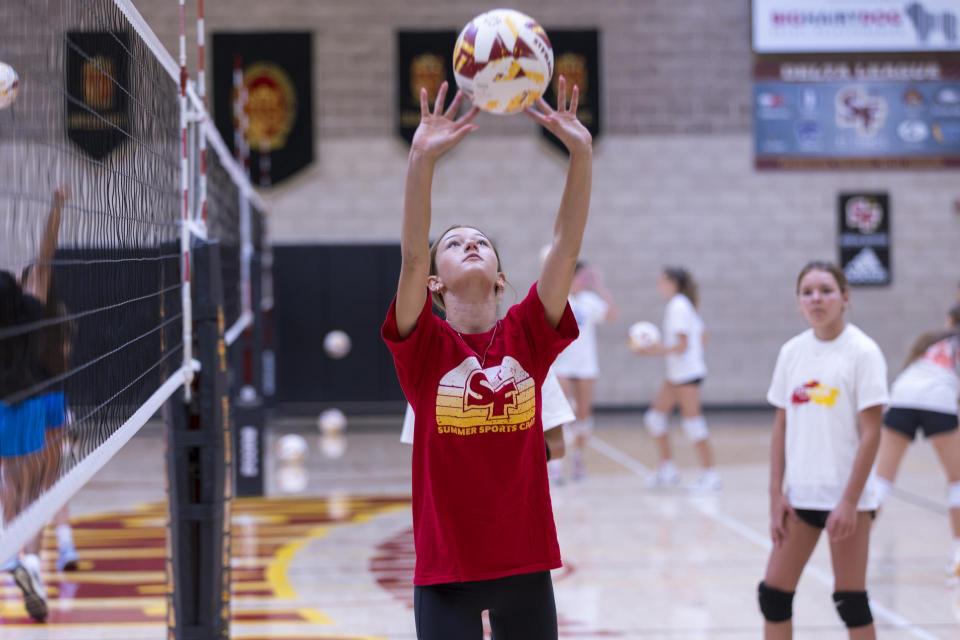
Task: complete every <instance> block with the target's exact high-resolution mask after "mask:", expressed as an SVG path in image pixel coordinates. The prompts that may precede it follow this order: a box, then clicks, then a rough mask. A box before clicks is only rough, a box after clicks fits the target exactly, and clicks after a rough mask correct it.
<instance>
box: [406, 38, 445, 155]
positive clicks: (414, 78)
mask: <svg viewBox="0 0 960 640" xmlns="http://www.w3.org/2000/svg"><path fill="white" fill-rule="evenodd" d="M456 41H457V33H456V32H455V31H398V32H397V78H398V80H397V131H398V132H399V133H400V136H401V137H402V138H403V139H404V140H406V141H407V143H408V144H409V143H410V142H412V141H413V133H414V131H416V130H417V125H419V124H420V87H426V88H427V100H428V101H429V103H430V108H431V109H432V108H433V101H434V100H435V99H436V97H437V91H438V90H439V89H440V85H441V84H443V81H444V80H446V81H447V82H449V83H450V88H449V89H448V90H447V98H446V103H447V105H449V104H450V102H451V101H452V100H453V97H454V96H455V95H456V93H457V83H456V81H455V80H454V79H453V45H454V44H455V43H456Z"/></svg>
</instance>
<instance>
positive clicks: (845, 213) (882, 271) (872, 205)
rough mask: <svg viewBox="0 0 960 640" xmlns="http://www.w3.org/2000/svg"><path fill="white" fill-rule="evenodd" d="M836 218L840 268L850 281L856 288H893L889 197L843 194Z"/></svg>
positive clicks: (839, 200)
mask: <svg viewBox="0 0 960 640" xmlns="http://www.w3.org/2000/svg"><path fill="white" fill-rule="evenodd" d="M837 218H838V222H839V232H838V236H837V238H838V245H839V251H840V268H841V269H843V272H844V274H846V276H847V281H848V282H849V283H850V284H851V285H857V286H880V285H888V284H890V282H891V280H892V274H891V270H890V197H889V195H887V194H886V193H841V194H840V195H839V197H838V198H837Z"/></svg>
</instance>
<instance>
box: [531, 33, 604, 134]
mask: <svg viewBox="0 0 960 640" xmlns="http://www.w3.org/2000/svg"><path fill="white" fill-rule="evenodd" d="M546 31H547V36H549V38H550V44H551V45H553V59H554V71H553V78H552V79H551V80H550V84H549V85H548V86H547V91H546V93H545V95H544V100H546V101H547V103H549V104H550V106H551V107H556V105H557V83H558V82H559V81H560V75H561V74H562V75H563V76H564V77H565V78H566V79H567V99H568V100H569V99H570V92H571V91H573V85H577V86H578V87H580V104H579V106H578V107H577V118H579V119H580V122H582V123H583V125H584V126H585V127H586V128H587V129H588V130H589V131H590V133H591V134H592V135H593V139H594V140H596V139H597V137H598V136H599V135H600V112H601V109H600V106H601V105H600V36H599V33H598V32H597V30H596V29H588V30H580V31H572V30H565V29H547V30H546ZM540 131H541V133H542V134H543V136H544V137H545V138H546V139H547V140H549V141H550V142H552V143H553V144H554V145H556V146H557V148H558V149H560V150H562V151H563V152H564V153H566V147H564V146H563V143H562V142H560V141H559V140H558V139H557V138H556V137H555V136H554V135H553V134H552V133H550V132H549V131H547V130H546V129H544V128H543V127H540Z"/></svg>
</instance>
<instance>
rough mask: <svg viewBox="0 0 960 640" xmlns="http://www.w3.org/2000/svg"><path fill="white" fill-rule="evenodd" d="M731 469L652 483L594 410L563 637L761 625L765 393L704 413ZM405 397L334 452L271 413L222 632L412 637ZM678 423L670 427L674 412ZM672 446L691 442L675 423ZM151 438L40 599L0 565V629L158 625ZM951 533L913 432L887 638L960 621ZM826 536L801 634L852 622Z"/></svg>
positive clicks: (88, 493) (7, 632)
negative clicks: (837, 602)
mask: <svg viewBox="0 0 960 640" xmlns="http://www.w3.org/2000/svg"><path fill="white" fill-rule="evenodd" d="M708 419H709V420H710V421H711V425H712V428H713V442H714V445H715V448H716V454H717V459H718V461H719V469H720V471H721V473H722V476H723V481H724V488H723V490H722V491H721V492H719V493H716V494H709V495H702V494H700V495H694V494H689V493H688V492H686V491H684V490H682V489H673V490H662V491H651V490H647V489H645V488H644V479H645V475H646V474H647V473H648V472H649V469H650V466H651V465H652V464H653V463H654V461H655V459H654V451H653V447H652V443H651V441H650V440H649V438H648V437H647V435H646V434H645V432H644V431H643V429H642V428H641V427H640V426H639V425H640V419H639V416H638V415H636V414H616V415H606V414H605V415H601V416H600V417H599V418H598V427H597V431H596V437H595V438H594V440H593V442H592V446H591V448H590V450H589V451H588V455H587V468H588V474H587V478H586V479H585V480H584V481H582V482H579V483H569V482H568V483H566V484H564V485H562V486H555V487H554V488H553V500H554V507H555V512H556V519H557V528H558V531H559V535H560V546H561V549H562V552H563V555H564V561H565V566H564V568H563V569H560V570H557V571H556V572H555V573H554V584H555V589H556V598H557V608H558V612H559V620H560V636H561V638H577V639H588V638H597V639H600V638H623V639H629V638H637V639H643V640H646V639H653V638H665V639H679V638H684V639H686V638H690V639H694V638H702V639H708V638H721V639H727V638H729V639H740V638H744V639H746V638H757V637H759V636H760V632H761V623H762V620H761V618H760V614H759V612H758V610H757V605H756V596H755V593H756V585H757V582H758V581H759V580H760V578H761V577H762V574H763V570H764V566H765V562H766V558H767V552H768V547H769V542H768V536H767V533H766V532H767V473H768V465H767V449H768V445H769V439H768V432H769V425H770V420H771V414H770V413H768V412H751V413H717V414H714V415H708ZM400 420H401V418H400V416H397V417H396V418H378V419H373V420H363V421H360V420H354V421H353V422H352V424H351V425H350V427H348V434H347V437H346V444H347V446H346V450H345V451H343V452H342V455H341V456H340V457H339V458H330V457H328V454H329V453H331V452H332V451H331V447H327V448H326V452H325V450H324V447H323V443H322V438H321V436H320V434H319V433H318V432H317V430H316V428H315V427H314V426H313V421H307V420H295V419H284V420H280V421H276V422H275V423H274V424H273V425H272V428H271V433H270V436H269V443H270V445H271V446H270V447H269V449H268V450H269V451H273V450H274V449H273V446H272V445H273V443H274V442H275V441H276V439H277V438H278V437H279V436H281V435H283V434H286V433H299V434H301V435H303V436H304V437H305V438H306V440H307V443H308V445H309V448H308V452H307V455H306V456H305V458H304V460H303V461H302V462H301V463H299V464H282V465H281V464H280V463H279V462H278V461H277V460H275V459H273V458H272V456H271V459H269V460H268V461H267V471H268V484H269V489H268V497H266V498H260V499H243V500H237V501H236V502H235V504H234V512H233V551H234V560H233V563H234V564H233V569H234V574H233V588H234V599H233V618H234V623H233V637H234V638H236V639H237V640H266V639H268V638H270V639H274V640H307V639H311V640H314V639H315V640H320V639H324V640H333V639H353V640H358V639H394V638H396V639H398V640H399V639H409V638H415V637H416V635H415V632H414V624H413V611H412V608H411V607H412V600H413V589H412V586H411V585H412V583H411V578H412V573H413V537H412V530H411V521H410V448H409V447H407V446H405V445H401V444H400V443H399V429H400ZM677 431H679V430H677ZM674 446H675V450H676V452H677V459H678V464H679V465H680V466H681V470H682V471H683V472H684V477H685V479H687V480H692V479H693V478H694V477H695V469H693V456H692V451H691V450H690V447H689V446H688V445H687V443H686V442H685V441H684V440H683V438H682V434H681V433H675V438H674ZM163 498H164V496H163V440H162V433H161V431H160V429H159V428H158V427H155V426H148V427H147V428H146V429H145V430H144V431H143V432H142V433H141V434H139V435H138V436H137V437H136V438H135V439H134V440H133V441H131V443H130V444H129V445H127V446H126V447H125V448H124V449H123V450H122V451H121V452H120V453H119V454H118V455H117V457H116V458H115V459H114V460H113V461H112V462H111V463H110V464H109V465H108V466H107V467H106V468H105V469H104V470H103V471H102V472H101V473H100V474H99V475H98V476H97V477H96V478H94V480H93V481H92V482H90V483H89V484H88V485H87V486H86V487H84V489H83V490H82V491H81V492H80V493H79V494H78V496H77V497H76V498H75V499H74V500H73V502H72V504H71V508H72V511H73V521H74V531H75V537H76V541H77V545H78V548H79V552H80V555H81V558H82V562H81V565H80V570H79V571H77V572H75V573H70V574H59V573H56V572H55V570H54V568H53V565H54V561H55V553H56V552H55V541H54V538H53V536H52V535H50V532H48V533H47V538H46V551H45V558H44V561H45V565H46V567H47V569H48V571H47V573H46V574H45V578H46V582H47V587H48V590H49V592H50V595H51V603H50V607H51V615H50V619H49V621H48V622H47V623H46V624H44V625H38V624H35V623H32V622H31V621H30V620H29V618H28V617H27V616H26V614H25V612H24V610H23V607H22V603H21V600H20V592H19V590H18V589H17V588H16V586H15V585H14V584H13V582H12V581H11V580H10V579H9V577H8V576H7V577H4V578H3V579H2V581H0V635H2V637H3V638H4V639H5V640H40V639H43V640H80V639H83V640H88V639H91V640H92V639H94V638H97V639H100V638H103V639H107V640H120V639H123V640H141V639H147V638H150V639H156V640H160V639H161V638H164V637H165V626H164V625H165V616H166V606H165V593H166V590H167V585H166V578H165V572H164V555H165V549H164V544H165V533H164V528H165V526H166V512H165V506H164V503H163ZM949 544H950V533H949V527H948V521H947V510H946V501H945V497H944V479H943V476H942V474H941V472H940V468H939V466H938V464H937V463H936V460H935V456H934V454H933V451H932V449H931V448H930V446H929V445H928V444H927V443H925V442H919V443H917V444H915V445H914V446H913V447H912V448H911V450H910V451H909V453H908V454H907V457H906V459H905V460H904V465H903V468H902V471H901V477H900V479H899V481H898V489H897V490H896V492H895V494H894V495H893V496H892V498H891V499H890V500H889V502H888V503H887V505H886V506H885V508H884V509H883V511H882V512H881V513H880V515H879V517H878V519H877V522H876V525H875V530H874V534H873V538H872V544H871V563H870V573H869V589H870V595H871V598H872V601H873V611H874V617H875V618H876V620H877V624H878V631H879V635H880V636H881V637H883V638H891V639H892V638H926V639H932V638H941V639H947V638H957V637H960V625H958V621H960V587H957V586H955V585H953V584H951V583H950V581H949V580H948V579H947V577H946V573H945V565H946V561H947V558H948V552H949V549H950V547H949ZM831 592H832V580H831V573H830V561H829V554H828V548H827V545H826V543H825V542H823V541H821V543H820V546H819V547H818V549H817V551H816V553H815V555H814V558H813V560H812V561H811V564H810V566H809V567H808V568H807V571H806V573H805V574H804V577H803V579H802V581H801V583H800V587H799V589H798V593H797V598H796V601H795V617H794V620H795V625H796V626H795V630H796V637H797V638H814V637H816V638H817V640H831V639H834V638H837V639H839V638H846V637H847V636H846V633H845V630H844V629H843V627H842V625H841V623H840V621H839V619H838V618H837V615H836V613H835V611H834V608H833V603H832V601H831V597H830V594H831Z"/></svg>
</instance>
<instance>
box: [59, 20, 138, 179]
mask: <svg viewBox="0 0 960 640" xmlns="http://www.w3.org/2000/svg"><path fill="white" fill-rule="evenodd" d="M64 48H65V50H66V57H67V59H66V65H65V68H66V74H67V78H66V81H67V97H66V107H67V112H66V120H67V123H66V124H67V137H68V138H70V140H72V141H73V142H74V143H75V144H76V145H77V146H78V147H80V148H81V149H83V151H85V152H86V153H87V154H88V155H90V156H91V157H93V158H95V159H97V160H102V159H103V158H105V157H106V156H107V155H109V154H110V152H111V151H113V150H114V149H116V148H117V147H119V146H120V145H121V144H122V143H123V141H124V140H125V139H126V138H127V137H128V136H129V135H130V113H129V108H128V101H127V96H128V94H129V91H130V88H129V81H128V77H129V72H128V70H127V56H128V55H129V54H128V53H127V51H128V50H129V48H130V44H129V38H128V37H127V34H126V33H124V32H120V31H115V32H110V31H87V32H84V31H68V32H67V40H66V46H65V47H64Z"/></svg>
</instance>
